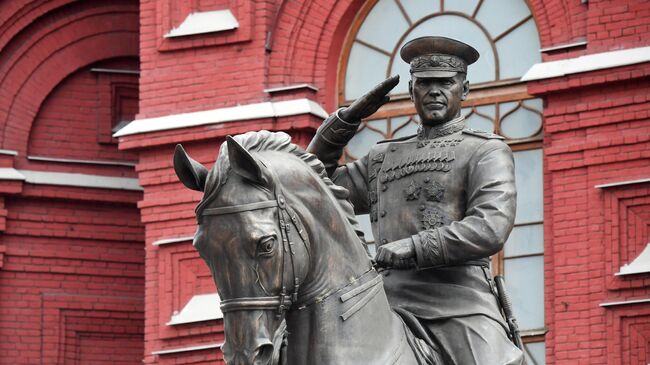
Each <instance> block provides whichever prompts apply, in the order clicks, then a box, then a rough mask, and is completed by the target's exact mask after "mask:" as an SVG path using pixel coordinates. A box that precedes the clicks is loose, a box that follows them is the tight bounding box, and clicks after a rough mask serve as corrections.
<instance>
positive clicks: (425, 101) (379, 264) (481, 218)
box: [174, 37, 524, 365]
mask: <svg viewBox="0 0 650 365" xmlns="http://www.w3.org/2000/svg"><path fill="white" fill-rule="evenodd" d="M400 54H401V57H402V59H403V60H404V61H405V62H407V63H409V64H410V71H411V80H410V82H409V92H410V95H411V99H412V100H413V102H414V104H415V109H416V111H417V113H418V115H419V117H420V121H421V124H420V127H419V130H418V133H417V134H416V135H413V136H408V137H405V138H399V139H394V140H387V141H382V142H379V143H377V144H376V145H375V146H373V147H372V148H371V150H370V152H369V153H368V155H366V156H364V157H363V158H361V159H359V160H357V161H355V162H351V163H348V164H345V165H340V166H339V164H338V161H339V159H340V157H341V154H342V152H343V149H344V147H345V146H346V145H347V143H348V142H349V141H350V139H351V138H352V137H353V136H354V134H355V132H356V130H357V129H358V127H359V124H360V121H361V120H362V119H364V118H367V117H369V116H370V115H372V114H373V113H374V112H376V111H377V110H378V109H379V107H381V106H382V105H383V104H385V103H386V102H388V100H389V97H388V96H387V94H388V93H389V92H390V90H391V89H392V88H393V87H395V86H396V85H397V83H398V81H399V79H398V77H391V78H389V79H387V80H385V81H383V82H382V83H380V84H379V85H378V86H377V87H375V88H374V89H373V90H371V91H370V92H369V93H367V94H366V95H364V96H362V97H361V98H359V99H358V100H356V101H355V102H354V103H352V104H351V105H350V106H349V107H347V108H341V109H339V110H338V111H337V112H336V113H334V114H333V115H331V116H330V117H329V118H328V119H327V120H326V121H325V122H324V123H323V125H322V126H321V127H320V128H319V130H318V131H317V132H316V135H315V137H314V139H313V140H312V142H311V144H310V145H309V147H308V148H307V151H305V150H303V149H302V148H300V147H299V146H297V145H295V144H293V143H291V139H290V137H289V136H288V135H287V134H285V133H282V132H278V133H272V132H268V131H259V132H248V133H246V134H243V135H238V136H235V137H228V138H227V140H226V143H224V144H222V146H221V149H220V151H219V156H218V158H217V161H216V162H215V164H214V166H213V167H212V169H211V170H210V171H208V170H207V169H206V168H205V167H204V166H202V165H201V164H200V163H198V162H197V161H195V160H193V159H192V158H191V157H189V156H188V155H187V154H186V153H185V151H184V149H183V148H182V147H181V146H180V145H178V146H177V148H176V152H175V155H174V169H175V171H176V174H177V175H178V177H179V179H180V180H181V182H182V183H183V184H184V185H185V186H186V187H188V188H190V189H193V190H197V191H201V192H203V198H202V199H201V201H200V203H199V204H198V206H197V208H196V216H197V220H198V229H197V232H196V235H195V238H194V247H195V248H196V249H197V251H198V252H199V254H200V256H201V257H202V258H203V260H204V261H205V262H206V264H207V265H208V267H209V269H210V271H211V273H212V276H213V278H214V280H215V283H216V285H217V290H218V292H219V296H220V298H221V310H222V312H223V313H224V330H225V343H224V345H223V346H222V351H223V354H224V359H225V361H226V363H227V364H229V365H242V364H256V365H257V364H259V365H276V364H291V365H311V364H315V365H316V364H325V365H329V364H331V365H334V364H337V365H342V364H343V365H345V364H350V365H353V364H354V365H356V364H378V365H384V364H386V365H387V364H444V365H452V364H454V365H455V364H459V365H460V364H462V365H466V364H488V365H501V364H503V365H505V364H513V365H514V364H523V363H524V357H523V353H522V351H521V339H520V338H519V335H518V330H517V326H516V321H515V320H514V318H513V317H512V315H511V308H510V304H509V301H508V299H507V296H506V295H505V292H504V290H503V285H502V282H500V281H499V280H495V279H494V278H493V277H492V275H491V272H490V266H489V265H490V256H491V255H493V254H496V253H497V252H498V251H499V250H501V249H502V247H503V244H504V243H505V241H506V239H507V237H508V235H509V234H510V231H511V230H512V227H513V224H514V217H515V208H516V191H515V182H514V162H513V158H512V152H511V150H510V148H509V147H508V145H507V144H505V143H504V142H503V140H502V139H503V138H502V137H500V136H498V135H495V134H492V133H486V132H482V131H478V130H473V129H470V128H467V127H466V126H465V122H464V118H463V116H462V115H461V114H460V106H461V101H462V100H465V98H466V96H467V94H468V92H469V83H468V81H467V80H466V74H467V66H468V65H469V64H471V63H473V62H475V61H476V60H477V59H478V57H479V55H478V52H477V51H476V50H475V49H474V48H472V47H471V46H469V45H467V44H465V43H462V42H459V41H456V40H453V39H449V38H444V37H422V38H417V39H414V40H412V41H410V42H407V43H406V44H405V45H404V47H402V49H401V52H400ZM356 214H369V215H370V221H371V224H372V229H373V234H374V237H375V238H376V243H377V246H378V249H377V255H376V257H374V258H373V257H371V256H370V255H369V252H368V249H367V246H366V242H365V239H364V236H363V233H362V231H361V230H360V228H359V225H358V223H357V220H356V217H355V215H356ZM497 287H498V288H497ZM504 314H505V316H504Z"/></svg>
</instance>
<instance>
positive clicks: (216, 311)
mask: <svg viewBox="0 0 650 365" xmlns="http://www.w3.org/2000/svg"><path fill="white" fill-rule="evenodd" d="M220 304H221V298H219V294H217V293H212V294H199V295H195V296H193V297H192V298H191V299H190V300H189V301H188V302H187V304H185V306H184V307H183V309H181V311H180V312H177V313H174V314H173V315H172V318H171V319H170V320H169V322H167V323H166V324H167V325H168V326H175V325H179V324H187V323H196V322H205V321H212V320H215V319H221V318H223V313H222V312H221V309H220V307H219V305H220Z"/></svg>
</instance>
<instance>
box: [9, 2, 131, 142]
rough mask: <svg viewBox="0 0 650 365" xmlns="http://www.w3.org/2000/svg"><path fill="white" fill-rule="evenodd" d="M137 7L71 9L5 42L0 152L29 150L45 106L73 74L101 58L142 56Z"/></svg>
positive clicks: (54, 13) (57, 12)
mask: <svg viewBox="0 0 650 365" xmlns="http://www.w3.org/2000/svg"><path fill="white" fill-rule="evenodd" d="M134 5H137V4H133V3H132V2H117V3H112V4H101V3H100V4H93V3H85V4H72V5H66V6H63V7H61V8H58V9H56V10H52V11H51V12H50V13H48V14H45V15H43V16H41V17H39V18H37V19H35V20H34V22H33V23H31V24H29V25H28V26H26V27H25V28H24V29H22V30H21V31H20V32H17V34H16V35H15V37H14V38H13V39H11V40H10V41H8V42H7V43H6V45H5V47H4V50H5V51H4V52H3V54H4V55H6V56H4V57H2V58H0V74H2V75H4V76H3V77H2V78H0V126H1V127H0V128H2V129H0V138H1V139H2V143H1V144H0V146H1V147H0V148H3V149H10V150H16V151H18V152H19V153H20V152H24V151H25V149H26V146H27V141H28V138H29V131H30V129H31V125H32V123H33V120H34V117H35V116H36V114H37V113H38V110H39V108H40V105H41V104H42V102H43V101H44V100H45V98H46V97H47V95H48V94H49V93H50V92H51V91H52V90H53V89H54V87H55V86H56V85H57V84H59V83H60V82H61V81H62V80H63V79H65V78H66V77H67V76H68V75H70V74H72V73H73V72H75V71H76V70H78V69H79V68H81V67H84V66H87V65H89V64H91V63H94V62H97V61H100V60H104V59H109V58H115V57H125V56H132V57H137V56H138V47H137V44H138V29H137V17H138V12H137V7H136V6H134ZM134 24H135V25H136V26H135V27H134Z"/></svg>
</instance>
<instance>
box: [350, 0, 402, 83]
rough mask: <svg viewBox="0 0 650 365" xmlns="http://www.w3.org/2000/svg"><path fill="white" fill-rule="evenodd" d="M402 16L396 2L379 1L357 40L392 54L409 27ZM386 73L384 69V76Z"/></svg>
mask: <svg viewBox="0 0 650 365" xmlns="http://www.w3.org/2000/svg"><path fill="white" fill-rule="evenodd" d="M400 14H401V13H400V10H399V8H398V7H397V4H396V3H395V0H379V1H378V2H377V4H375V6H374V7H373V8H372V10H371V11H370V13H369V14H368V16H367V17H366V19H365V20H364V21H363V25H362V26H361V28H360V29H359V33H357V38H358V39H360V40H362V41H364V42H366V43H370V44H372V45H373V46H376V47H379V48H381V49H383V50H385V51H386V52H388V53H392V52H393V48H395V45H396V44H397V42H398V41H399V38H400V37H401V36H402V34H404V32H406V30H407V29H408V27H409V25H408V23H407V22H406V20H405V19H404V17H402V16H400ZM385 73H386V69H385V68H384V72H382V76H383V75H384V74H385Z"/></svg>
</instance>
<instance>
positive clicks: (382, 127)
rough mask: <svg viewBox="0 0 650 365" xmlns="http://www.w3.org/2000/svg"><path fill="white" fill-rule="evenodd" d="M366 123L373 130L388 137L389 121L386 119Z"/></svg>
mask: <svg viewBox="0 0 650 365" xmlns="http://www.w3.org/2000/svg"><path fill="white" fill-rule="evenodd" d="M365 123H366V124H367V125H369V126H370V127H371V128H372V129H376V130H378V131H381V133H383V134H384V138H385V136H386V133H388V121H387V120H386V119H377V120H370V121H367V122H365Z"/></svg>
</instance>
